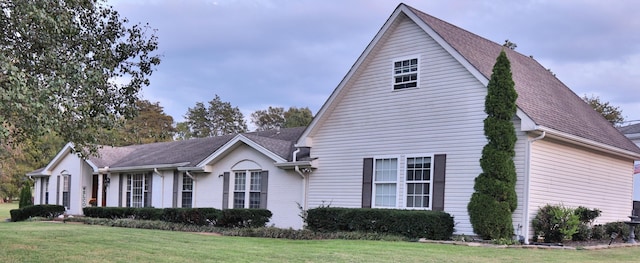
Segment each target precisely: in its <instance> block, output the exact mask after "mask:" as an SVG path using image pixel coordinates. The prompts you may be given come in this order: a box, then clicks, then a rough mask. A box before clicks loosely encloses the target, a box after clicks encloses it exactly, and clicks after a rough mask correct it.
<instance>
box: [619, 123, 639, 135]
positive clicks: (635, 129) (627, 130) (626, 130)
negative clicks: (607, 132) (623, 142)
mask: <svg viewBox="0 0 640 263" xmlns="http://www.w3.org/2000/svg"><path fill="white" fill-rule="evenodd" d="M618 130H619V131H620V132H622V133H623V134H634V133H640V123H636V124H632V125H628V126H624V127H620V128H618Z"/></svg>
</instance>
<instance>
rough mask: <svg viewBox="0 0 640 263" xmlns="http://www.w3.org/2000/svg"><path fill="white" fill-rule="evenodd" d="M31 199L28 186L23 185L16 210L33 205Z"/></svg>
mask: <svg viewBox="0 0 640 263" xmlns="http://www.w3.org/2000/svg"><path fill="white" fill-rule="evenodd" d="M31 198H32V196H31V186H30V185H29V184H25V185H24V186H23V187H22V189H21V190H20V203H18V208H23V207H27V206H30V205H33V200H32V199H31Z"/></svg>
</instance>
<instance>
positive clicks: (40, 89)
mask: <svg viewBox="0 0 640 263" xmlns="http://www.w3.org/2000/svg"><path fill="white" fill-rule="evenodd" d="M0 9H2V12H0V28H2V30H1V31H0V89H1V91H0V94H1V95H0V142H2V143H5V144H12V145H13V144H18V143H20V142H23V141H26V140H29V139H37V138H38V137H40V136H41V135H43V134H46V133H50V132H54V133H56V134H58V135H59V136H61V137H62V138H63V140H64V141H70V142H73V143H74V144H75V145H76V146H77V147H76V148H77V149H90V150H95V149H96V146H95V143H97V142H99V141H100V140H101V138H99V136H100V135H101V133H98V132H96V131H97V130H99V129H111V128H113V127H114V125H117V124H118V122H119V121H120V120H122V119H123V118H125V119H128V118H131V117H132V116H133V115H134V113H135V103H136V101H137V100H138V93H139V91H140V89H141V88H142V87H143V86H146V85H149V79H148V76H149V75H150V74H151V73H152V71H153V67H154V66H155V65H158V64H159V63H160V59H159V57H158V56H157V55H153V54H152V53H153V52H154V51H155V50H156V49H157V47H158V43H157V38H156V37H155V36H154V35H153V33H152V32H149V30H150V29H149V26H148V25H140V24H136V25H128V20H127V19H126V18H121V17H120V15H119V14H118V12H117V11H116V10H114V9H113V8H112V7H111V6H107V5H106V4H105V3H103V2H102V1H100V0H57V1H49V0H30V1H17V0H4V1H0Z"/></svg>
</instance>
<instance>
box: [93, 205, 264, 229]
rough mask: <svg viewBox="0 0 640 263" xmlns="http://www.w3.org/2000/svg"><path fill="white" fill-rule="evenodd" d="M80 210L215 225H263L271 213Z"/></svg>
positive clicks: (98, 214) (99, 214)
mask: <svg viewBox="0 0 640 263" xmlns="http://www.w3.org/2000/svg"><path fill="white" fill-rule="evenodd" d="M82 211H83V212H84V215H85V216H87V217H94V218H110V219H120V218H133V219H141V220H160V221H165V222H172V223H182V224H189V225H200V226H205V225H212V226H218V227H264V226H265V225H266V224H267V222H269V220H270V219H271V216H272V214H271V211H269V210H266V209H225V210H219V209H215V208H148V207H145V208H131V207H85V208H83V209H82Z"/></svg>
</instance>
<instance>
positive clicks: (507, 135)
mask: <svg viewBox="0 0 640 263" xmlns="http://www.w3.org/2000/svg"><path fill="white" fill-rule="evenodd" d="M514 86H515V84H514V82H513V79H512V77H511V63H510V62H509V59H508V58H507V55H506V54H505V52H504V50H502V51H501V52H500V55H499V56H498V58H497V60H496V64H495V65H494V66H493V73H492V75H491V79H490V80H489V84H488V85H487V89H488V93H487V97H486V98H485V112H486V113H487V118H486V119H484V134H485V136H486V137H487V145H485V146H484V148H483V149H482V158H481V159H480V166H481V167H482V173H481V174H480V175H478V177H476V179H475V185H474V190H475V192H474V193H473V195H472V196H471V201H470V202H469V205H468V206H467V210H468V212H469V216H470V221H471V224H472V225H473V231H474V232H475V233H476V234H478V235H480V236H481V237H482V238H484V239H498V238H511V236H513V223H512V218H511V215H512V213H513V211H514V210H515V209H516V207H517V201H518V200H517V196H516V190H515V187H516V179H517V177H516V168H515V164H514V162H513V157H514V156H515V150H514V148H515V143H516V139H517V138H516V133H515V127H514V125H513V122H512V120H513V117H514V115H515V114H516V99H517V98H518V93H517V92H516V90H515V88H514Z"/></svg>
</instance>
